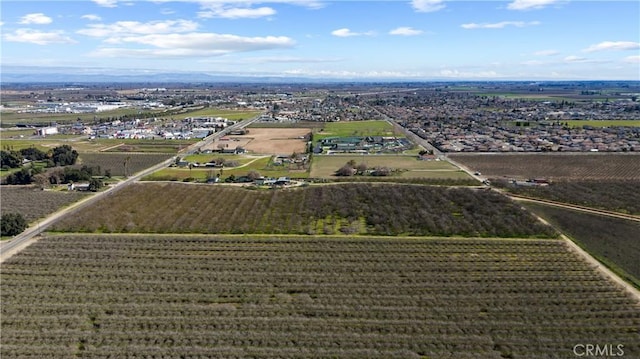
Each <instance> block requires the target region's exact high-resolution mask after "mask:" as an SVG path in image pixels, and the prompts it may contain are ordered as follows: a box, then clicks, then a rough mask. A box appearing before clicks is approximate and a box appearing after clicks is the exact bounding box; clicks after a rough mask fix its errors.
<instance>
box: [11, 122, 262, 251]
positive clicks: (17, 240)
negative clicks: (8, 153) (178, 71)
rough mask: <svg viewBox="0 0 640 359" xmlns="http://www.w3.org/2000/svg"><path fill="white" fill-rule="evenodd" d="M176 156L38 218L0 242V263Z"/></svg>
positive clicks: (198, 145)
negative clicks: (78, 212)
mask: <svg viewBox="0 0 640 359" xmlns="http://www.w3.org/2000/svg"><path fill="white" fill-rule="evenodd" d="M258 117H259V116H256V117H254V118H252V119H250V120H246V121H241V122H238V123H235V124H233V125H231V126H229V127H227V128H225V129H224V130H222V131H220V132H216V133H214V134H212V135H210V136H208V137H206V138H204V139H203V140H202V141H200V142H197V143H195V144H193V145H191V146H189V147H187V148H185V149H183V150H182V151H180V153H178V156H186V155H189V154H193V153H196V152H198V150H200V149H201V148H204V147H205V146H207V145H209V144H211V143H212V142H213V141H215V140H216V139H217V138H219V137H222V136H224V135H226V134H228V133H229V132H230V131H233V130H236V129H241V128H244V127H246V126H248V125H250V124H252V123H253V122H255V121H256V120H257V119H258ZM176 157H177V156H174V157H172V158H170V159H168V160H166V161H164V162H162V163H159V164H157V165H155V166H152V167H149V168H147V169H145V170H143V171H140V172H138V173H136V174H134V175H132V176H130V177H128V178H126V179H125V180H123V181H121V182H118V183H116V184H114V185H112V186H109V187H108V188H106V189H105V190H103V191H100V192H96V193H95V194H93V195H92V196H90V197H88V198H85V199H83V200H81V201H78V202H76V203H74V204H73V205H71V206H69V207H66V208H64V209H62V210H60V211H58V212H55V213H53V214H51V215H49V216H48V217H46V218H44V219H40V220H38V221H37V222H36V223H35V224H33V225H31V226H30V227H29V228H27V229H26V230H25V231H24V232H22V233H20V234H18V235H16V236H14V237H13V238H12V239H10V240H6V241H3V242H1V243H0V263H2V262H4V261H5V260H7V259H8V258H9V257H11V256H12V255H14V254H15V253H18V252H19V251H21V250H22V249H24V248H26V247H27V246H28V245H29V244H31V243H33V242H34V241H35V240H36V238H35V237H36V236H37V235H38V234H40V233H42V232H43V231H44V230H46V229H47V228H48V227H49V226H51V225H52V224H54V223H55V222H57V221H59V220H60V219H61V218H63V217H65V216H67V215H70V214H72V213H74V212H76V211H79V210H81V209H83V208H85V207H87V206H89V205H91V204H93V203H95V202H97V201H99V200H101V199H102V198H105V197H106V196H110V195H112V194H113V193H115V192H117V191H119V190H121V189H123V188H125V187H127V186H128V185H130V184H132V183H134V182H136V181H138V180H139V179H141V178H142V177H144V176H147V175H149V174H151V173H153V172H155V171H158V170H160V169H162V168H165V167H168V166H169V165H171V164H172V163H175V161H176Z"/></svg>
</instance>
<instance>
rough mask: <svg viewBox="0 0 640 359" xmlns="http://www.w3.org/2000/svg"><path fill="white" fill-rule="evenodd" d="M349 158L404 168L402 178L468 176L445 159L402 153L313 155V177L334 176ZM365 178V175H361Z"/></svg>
mask: <svg viewBox="0 0 640 359" xmlns="http://www.w3.org/2000/svg"><path fill="white" fill-rule="evenodd" d="M350 160H354V161H356V163H357V164H359V163H363V162H364V163H365V164H366V165H367V167H369V168H372V167H376V166H386V167H389V168H392V169H402V170H406V171H405V172H402V173H401V175H400V177H402V178H451V179H465V178H469V176H468V175H467V174H466V173H465V172H464V171H461V170H460V169H459V168H457V167H455V166H453V165H452V164H450V163H449V162H446V161H420V160H418V159H417V158H416V157H415V156H404V155H365V156H363V155H315V156H314V157H313V161H312V164H311V173H310V176H311V177H313V178H331V177H335V176H334V173H335V171H336V170H337V169H338V168H340V167H342V166H343V165H344V164H345V163H347V162H348V161H350ZM363 179H366V177H363Z"/></svg>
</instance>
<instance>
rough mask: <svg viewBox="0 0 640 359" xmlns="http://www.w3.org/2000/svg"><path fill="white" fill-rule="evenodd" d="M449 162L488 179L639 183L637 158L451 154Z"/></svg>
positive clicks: (623, 155) (629, 155)
mask: <svg viewBox="0 0 640 359" xmlns="http://www.w3.org/2000/svg"><path fill="white" fill-rule="evenodd" d="M449 157H450V158H451V159H453V160H454V161H456V162H459V163H461V164H462V165H464V166H467V167H469V168H471V169H472V170H473V171H478V172H481V173H482V175H483V176H485V177H489V178H492V177H493V178H500V177H508V178H522V179H528V178H536V177H544V178H547V179H550V180H576V179H580V180H623V179H624V180H629V179H632V180H640V154H635V153H616V154H611V153H579V154H578V153H572V154H547V153H529V154H502V153H496V154H452V155H449Z"/></svg>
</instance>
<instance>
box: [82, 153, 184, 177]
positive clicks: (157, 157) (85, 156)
mask: <svg viewBox="0 0 640 359" xmlns="http://www.w3.org/2000/svg"><path fill="white" fill-rule="evenodd" d="M170 157H171V154H167V153H105V152H86V153H81V154H80V161H81V162H82V164H83V165H86V166H88V167H99V168H100V170H101V171H102V173H110V174H111V175H112V176H124V175H125V171H126V175H132V174H134V173H137V172H140V171H142V170H144V169H146V168H149V167H151V166H154V165H156V164H158V163H160V162H162V161H164V160H167V159H169V158H170Z"/></svg>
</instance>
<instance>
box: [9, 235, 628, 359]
mask: <svg viewBox="0 0 640 359" xmlns="http://www.w3.org/2000/svg"><path fill="white" fill-rule="evenodd" d="M447 244H449V245H447ZM189 253H191V254H189ZM254 254H255V255H254ZM229 257H232V258H229ZM443 258H444V259H446V260H443ZM0 275H1V276H2V277H1V279H2V280H1V281H0V296H1V300H2V307H1V313H0V314H1V315H0V324H1V325H2V341H3V345H2V347H0V354H1V355H2V357H3V358H17V357H38V356H40V357H49V358H67V357H71V356H79V357H86V358H107V357H112V358H115V357H118V358H128V357H130V358H133V357H136V358H142V357H146V358H152V357H155V358H165V357H178V356H180V355H183V356H185V357H194V358H197V357H238V358H244V357H260V358H262V357H265V358H269V357H274V358H275V357H279V358H293V357H296V358H300V357H303V358H316V357H318V358H319V357H323V358H324V357H332V356H334V357H347V358H358V357H363V358H364V357H372V358H373V357H380V358H382V357H385V358H393V357H398V358H412V357H416V358H418V357H421V356H430V357H438V358H443V357H452V358H453V357H455V358H472V357H477V356H478V355H480V356H481V357H483V358H501V357H509V356H512V357H518V358H540V357H569V356H570V355H571V354H572V352H571V348H572V347H573V346H574V345H575V344H576V343H582V342H585V341H587V342H590V341H594V342H596V341H597V342H607V343H609V342H612V343H620V344H623V345H625V350H626V352H627V353H628V354H629V355H633V353H638V352H640V333H639V332H638V328H639V327H640V310H639V308H638V306H637V303H636V302H635V301H634V300H633V299H632V298H631V297H629V296H627V295H626V294H625V293H624V292H623V291H621V290H620V289H619V288H618V287H616V286H615V285H613V284H612V283H610V282H608V281H606V280H605V279H604V278H603V277H602V276H601V275H600V274H599V273H598V272H596V271H595V270H594V269H592V268H591V267H589V266H588V265H587V264H586V263H585V262H583V261H581V259H580V258H579V257H578V256H577V255H576V254H574V253H573V252H570V251H568V250H567V248H566V246H565V244H564V243H563V242H562V241H559V240H490V239H422V238H411V239H402V238H398V239H395V238H376V239H369V238H362V239H357V238H347V237H341V238H319V237H288V238H279V239H277V238H250V237H240V236H238V237H236V238H232V237H229V238H219V237H211V238H208V237H205V236H194V237H188V236H180V237H174V238H171V237H170V236H166V235H165V236H157V237H156V236H153V235H135V236H125V235H86V236H83V235H68V236H65V235H60V236H53V235H49V236H48V237H45V238H43V239H41V240H40V241H38V242H36V243H34V244H32V245H31V246H29V247H28V248H26V249H25V250H24V251H22V252H21V253H19V254H17V255H15V256H13V257H12V258H10V259H9V260H7V261H6V262H5V263H3V268H2V273H1V274H0Z"/></svg>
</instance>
